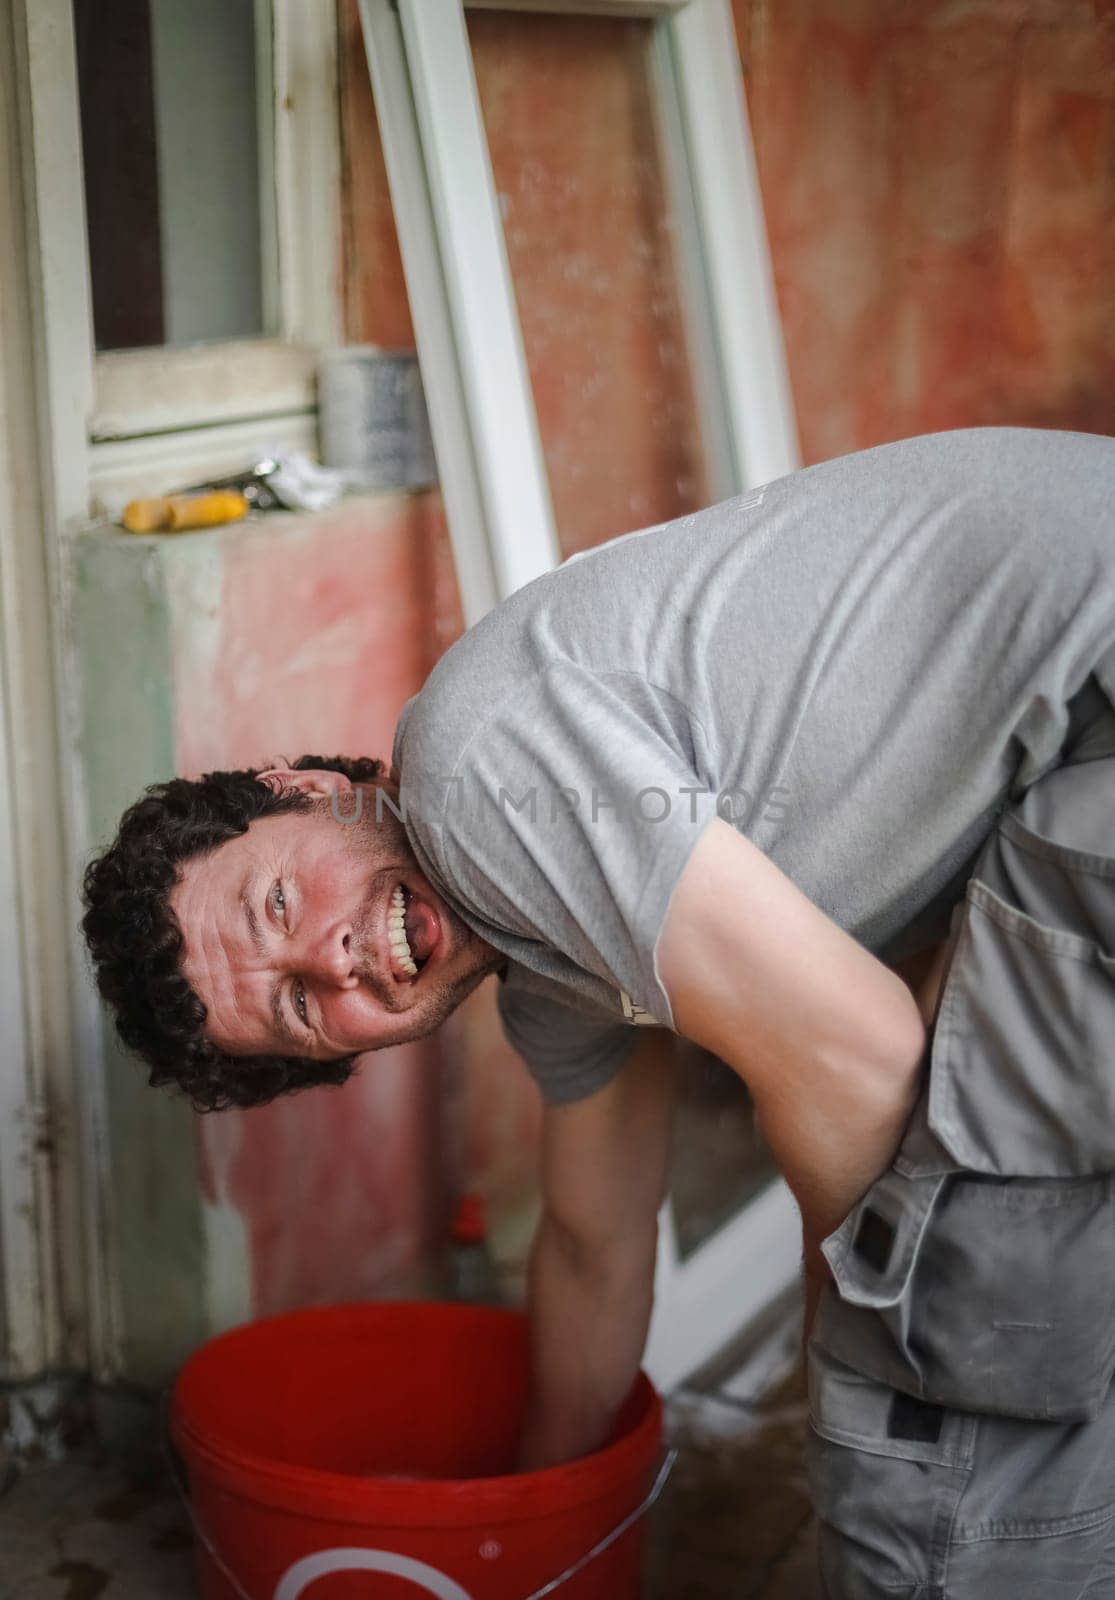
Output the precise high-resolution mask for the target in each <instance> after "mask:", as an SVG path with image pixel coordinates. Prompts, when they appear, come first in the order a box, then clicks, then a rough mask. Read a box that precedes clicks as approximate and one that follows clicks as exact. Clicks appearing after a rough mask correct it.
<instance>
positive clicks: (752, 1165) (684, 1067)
mask: <svg viewBox="0 0 1115 1600" xmlns="http://www.w3.org/2000/svg"><path fill="white" fill-rule="evenodd" d="M675 1048H676V1050H677V1051H678V1061H679V1069H680V1095H679V1101H678V1109H677V1118H676V1121H675V1125H674V1149H673V1163H672V1166H671V1169H670V1199H671V1201H672V1203H673V1213H674V1226H675V1228H676V1230H677V1241H678V1251H679V1253H680V1255H681V1256H682V1258H683V1259H685V1258H687V1257H689V1256H692V1255H693V1254H695V1252H696V1251H697V1250H699V1249H700V1247H701V1245H703V1244H707V1242H708V1240H709V1239H710V1238H711V1236H712V1235H713V1234H714V1233H715V1232H716V1230H717V1228H719V1227H720V1226H721V1225H722V1224H723V1223H725V1222H727V1221H728V1220H729V1218H731V1217H732V1216H734V1215H735V1213H736V1212H737V1211H739V1210H740V1209H741V1207H743V1206H745V1205H746V1204H747V1202H748V1201H749V1200H753V1199H754V1198H755V1196H756V1195H757V1194H758V1193H759V1191H760V1190H761V1189H763V1188H764V1187H765V1186H766V1184H768V1183H769V1182H770V1181H771V1179H772V1178H774V1177H775V1176H776V1175H777V1172H776V1168H775V1165H774V1160H773V1158H772V1156H771V1154H770V1152H769V1150H768V1149H767V1147H766V1146H765V1145H764V1143H763V1141H762V1139H761V1138H760V1137H759V1134H758V1132H757V1131H756V1128H755V1118H754V1112H753V1110H752V1105H751V1096H750V1095H749V1094H748V1092H747V1089H746V1087H745V1085H744V1083H743V1081H742V1079H741V1078H739V1077H737V1075H736V1074H735V1073H734V1072H733V1071H732V1069H731V1068H730V1067H728V1066H725V1064H724V1062H723V1061H721V1060H720V1059H719V1058H718V1057H717V1056H714V1055H710V1054H709V1052H708V1051H707V1050H701V1049H700V1048H699V1047H698V1046H696V1045H694V1044H691V1043H689V1042H687V1041H686V1040H681V1039H679V1041H678V1043H677V1045H676V1046H675Z"/></svg>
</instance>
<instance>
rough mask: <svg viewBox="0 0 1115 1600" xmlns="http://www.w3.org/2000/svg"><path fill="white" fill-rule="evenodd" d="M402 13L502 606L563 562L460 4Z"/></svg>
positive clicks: (451, 0)
mask: <svg viewBox="0 0 1115 1600" xmlns="http://www.w3.org/2000/svg"><path fill="white" fill-rule="evenodd" d="M398 5H399V16H400V20H401V22H402V29H403V38H404V40H405V44H406V57H407V64H408V67H409V69H410V81H411V89H412V92H413V95H414V107H415V112H416V115H417V121H418V129H419V134H420V137H421V140H422V149H423V154H424V156H425V165H426V176H427V183H428V186H429V193H430V200H431V204H432V208H433V216H434V223H435V226H436V228H437V234H438V244H439V247H440V251H441V260H442V262H443V264H444V266H445V281H446V289H447V293H448V299H449V310H450V315H451V317H452V321H453V332H454V338H455V341H456V345H457V350H458V357H459V361H460V369H461V377H462V381H463V387H464V395H465V403H466V406H467V409H468V416H469V423H470V428H471V434H472V443H473V450H474V452H475V456H476V463H477V471H478V476H479V482H480V489H481V494H482V496H483V502H484V512H485V520H486V522H487V527H488V538H489V544H490V548H491V552H492V560H493V564H494V566H495V571H496V580H497V583H498V586H499V594H500V597H501V598H502V597H503V596H505V595H509V594H512V593H513V592H514V591H515V590H516V589H518V588H520V587H521V586H522V585H523V584H525V583H529V582H530V581H531V579H532V578H536V577H538V576H540V574H542V573H543V572H548V571H549V570H550V569H551V568H552V567H553V566H555V565H556V563H557V561H558V559H559V550H558V543H557V535H556V533H555V531H554V520H553V510H552V507H551V504H550V490H549V480H548V478H547V476H546V466H545V461H544V459H543V456H542V445H541V441H540V439H539V436H538V424H537V420H536V417H535V411H534V397H533V395H532V393H531V388H530V377H529V374H528V372H527V364H526V356H525V354H524V352H523V342H522V335H521V332H520V329H519V318H518V312H517V309H516V306H515V294H514V289H513V287H512V283H511V270H510V267H509V265H508V261H507V251H506V248H505V245H504V239H503V223H502V219H501V217H500V210H499V201H498V198H497V196H496V190H495V181H494V179H493V177H492V166H491V160H490V158H489V155H488V140H487V135H486V134H485V131H484V121H483V116H482V113H481V110H480V97H479V94H478V93H477V88H476V77H475V74H474V72H473V66H472V51H471V49H470V46H469V41H468V32H467V30H466V27H465V19H464V11H463V9H462V7H461V4H460V0H398ZM398 210H399V208H398V206H396V215H397V214H398ZM435 443H436V441H435ZM450 514H452V508H450Z"/></svg>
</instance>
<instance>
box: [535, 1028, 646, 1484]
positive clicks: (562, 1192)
mask: <svg viewBox="0 0 1115 1600" xmlns="http://www.w3.org/2000/svg"><path fill="white" fill-rule="evenodd" d="M638 1033H639V1034H640V1037H639V1038H638V1039H637V1040H636V1043H635V1046H634V1048H633V1050H632V1051H631V1054H630V1056H629V1057H628V1059H627V1060H626V1062H625V1063H624V1065H623V1066H622V1067H621V1068H620V1070H619V1072H618V1073H617V1074H616V1076H615V1077H614V1078H613V1079H612V1080H611V1082H610V1083H608V1084H607V1085H606V1086H605V1087H604V1088H603V1089H600V1090H598V1091H597V1092H596V1093H595V1094H592V1095H589V1096H587V1097H586V1098H585V1099H584V1100H577V1101H574V1102H572V1103H571V1104H569V1105H558V1106H547V1107H546V1111H545V1116H544V1119H543V1127H542V1190H543V1212H542V1220H541V1222H540V1224H539V1228H538V1233H537V1235H536V1238H535V1241H534V1245H533V1248H532V1251H531V1259H530V1268H529V1275H528V1297H527V1298H528V1306H527V1309H528V1312H529V1316H530V1338H531V1380H530V1395H529V1400H528V1407H527V1416H526V1420H525V1425H524V1429H523V1434H522V1439H521V1444H520V1449H519V1456H518V1460H517V1463H516V1470H517V1471H519V1472H527V1471H531V1470H533V1469H535V1468H538V1467H547V1466H554V1465H556V1464H557V1463H559V1462H562V1461H569V1460H572V1459H574V1458H575V1457H577V1456H581V1455H585V1454H587V1453H588V1452H589V1451H590V1450H596V1449H598V1448H599V1447H600V1446H601V1445H602V1444H603V1443H604V1442H605V1440H606V1439H607V1437H608V1434H609V1433H610V1431H611V1429H612V1427H613V1425H614V1422H615V1418H616V1413H617V1412H618V1410H619V1407H620V1406H621V1405H622V1404H623V1401H624V1400H625V1399H626V1397H627V1395H628V1393H629V1391H630V1389H631V1385H632V1383H633V1382H634V1379H635V1375H636V1373H637V1372H638V1370H639V1362H640V1360H641V1359H642V1353H643V1346H644V1344H645V1342H646V1335H647V1328H648V1326H649V1323H650V1313H651V1309H652V1306H653V1301H654V1267H655V1260H656V1255H657V1242H658V1229H657V1222H658V1211H659V1207H660V1206H661V1204H662V1201H663V1199H664V1198H665V1194H666V1184H667V1176H668V1171H669V1153H670V1137H671V1129H672V1121H673V1110H674V1104H675V1099H676V1066H675V1063H674V1056H673V1042H672V1036H671V1035H670V1034H669V1033H668V1032H666V1031H665V1030H663V1029H658V1028H655V1029H645V1030H644V1029H640V1030H638Z"/></svg>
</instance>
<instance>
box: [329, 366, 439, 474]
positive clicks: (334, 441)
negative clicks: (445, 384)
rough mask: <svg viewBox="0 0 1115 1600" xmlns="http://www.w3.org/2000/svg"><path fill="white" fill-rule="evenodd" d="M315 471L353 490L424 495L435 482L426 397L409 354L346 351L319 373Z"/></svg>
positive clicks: (435, 469)
mask: <svg viewBox="0 0 1115 1600" xmlns="http://www.w3.org/2000/svg"><path fill="white" fill-rule="evenodd" d="M318 427H319V431H320V443H321V460H322V465H323V466H326V467H333V468H335V469H337V470H338V471H341V472H343V473H344V474H345V475H346V477H347V478H348V479H349V482H350V484H351V485H352V487H353V488H359V489H427V488H429V487H430V486H431V485H432V484H435V483H436V482H437V464H436V462H435V460H434V447H433V440H432V439H431V437H430V419H429V415H428V413H427V411H426V397H425V395H424V393H423V391H422V378H421V375H420V373H419V370H418V357H417V355H415V353H414V351H413V350H381V349H380V348H379V347H378V345H372V344H350V345H342V346H341V347H339V348H338V349H336V350H330V351H326V352H325V354H324V355H323V356H322V357H321V363H320V366H319V368H318Z"/></svg>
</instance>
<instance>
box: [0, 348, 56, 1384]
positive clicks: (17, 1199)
mask: <svg viewBox="0 0 1115 1600" xmlns="http://www.w3.org/2000/svg"><path fill="white" fill-rule="evenodd" d="M2 328H3V320H2V318H0V329H2ZM3 422H4V416H3V410H2V408H0V429H2V427H3ZM4 454H5V452H4V440H3V437H2V435H0V472H3V471H4V468H5V465H6V463H5V460H4ZM7 498H8V497H7V496H6V495H5V499H7ZM6 602H7V593H6V590H5V587H4V573H3V570H2V568H0V615H2V616H3V617H4V620H5V623H6V622H7V613H8V610H9V608H8V606H7V603H6ZM5 631H6V629H5ZM7 679H8V674H7V662H6V661H5V659H4V655H3V654H0V903H2V904H3V907H4V915H3V916H2V917H0V1018H3V1039H2V1051H0V1372H3V1374H4V1376H5V1377H13V1378H14V1377H29V1376H30V1375H31V1374H32V1373H35V1372H37V1371H39V1370H41V1368H42V1367H43V1366H45V1364H46V1355H47V1350H48V1340H47V1332H46V1328H45V1326H44V1318H45V1314H46V1310H47V1306H46V1300H47V1292H46V1283H45V1282H44V1271H43V1269H44V1265H46V1263H44V1260H43V1255H42V1249H41V1243H42V1240H43V1238H44V1233H45V1231H46V1230H44V1229H43V1223H44V1221H46V1220H47V1219H45V1218H43V1216H42V1214H41V1212H42V1207H41V1205H40V1195H39V1192H38V1190H39V1185H38V1183H37V1181H36V1180H37V1179H38V1178H39V1177H40V1169H41V1166H42V1163H41V1162H40V1161H39V1160H38V1159H37V1158H36V1155H35V1144H36V1138H35V1135H36V1131H37V1129H36V1123H37V1121H38V1118H37V1116H36V1106H37V1105H41V1103H42V1102H41V1099H40V1098H39V1096H38V1094H37V1093H36V1081H35V1080H36V1073H35V1070H34V1062H33V1058H32V1054H31V1046H30V1041H29V1039H28V1028H27V1008H26V995H25V981H26V974H25V968H24V960H23V945H24V927H25V925H26V921H27V918H26V914H25V907H24V904H23V895H22V894H21V892H20V881H19V879H20V874H19V870H18V865H17V851H16V840H15V828H14V813H15V788H14V783H13V778H12V773H11V770H10V764H9V759H8V752H9V750H10V749H11V746H12V732H11V729H12V719H11V717H10V715H9V705H10V696H9V693H8V682H7ZM47 1236H48V1235H47Z"/></svg>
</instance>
